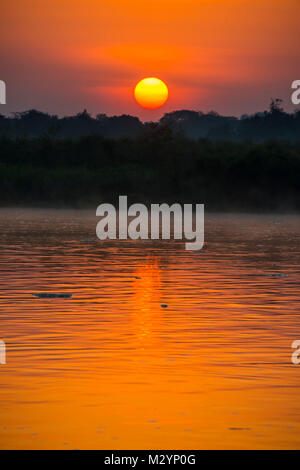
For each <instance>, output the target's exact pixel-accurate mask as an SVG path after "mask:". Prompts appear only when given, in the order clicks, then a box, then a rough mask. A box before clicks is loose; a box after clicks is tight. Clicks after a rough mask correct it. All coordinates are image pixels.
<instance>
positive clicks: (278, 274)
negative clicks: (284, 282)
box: [267, 273, 287, 277]
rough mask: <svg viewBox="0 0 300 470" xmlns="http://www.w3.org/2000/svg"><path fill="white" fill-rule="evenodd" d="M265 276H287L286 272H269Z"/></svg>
mask: <svg viewBox="0 0 300 470" xmlns="http://www.w3.org/2000/svg"><path fill="white" fill-rule="evenodd" d="M267 276H270V277H285V276H287V274H281V273H271V274H267Z"/></svg>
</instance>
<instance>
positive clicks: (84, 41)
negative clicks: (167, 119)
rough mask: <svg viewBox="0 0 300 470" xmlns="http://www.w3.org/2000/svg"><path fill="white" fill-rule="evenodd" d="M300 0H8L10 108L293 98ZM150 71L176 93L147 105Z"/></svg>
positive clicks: (235, 108) (225, 103)
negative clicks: (143, 98)
mask: <svg viewBox="0 0 300 470" xmlns="http://www.w3.org/2000/svg"><path fill="white" fill-rule="evenodd" d="M299 17H300V1H299V0H180V1H179V0H152V1H151V2H142V1H137V0H14V2H12V1H11V0H1V19H0V39H1V62H0V63H1V72H0V75H1V76H0V79H2V80H5V81H6V84H7V105H2V106H1V108H0V112H1V113H9V112H11V111H22V110H25V109H29V108H37V109H40V110H43V111H48V112H51V113H57V114H60V115H62V114H71V113H75V112H79V111H81V110H82V109H84V108H87V109H88V111H89V112H91V113H92V114H96V113H100V112H104V113H107V114H109V115H111V114H123V113H126V114H127V113H128V114H134V115H137V116H139V117H141V118H142V119H146V120H151V119H157V118H159V117H160V116H161V115H162V114H163V113H165V112H169V111H171V110H175V109H182V108H188V109H196V110H203V111H209V110H212V109H213V110H215V111H218V112H220V113H222V114H235V115H239V114H242V113H246V112H247V113H249V112H255V111H258V110H262V109H265V108H266V107H267V106H268V104H269V101H270V98H271V97H280V98H283V99H284V104H285V107H286V108H287V109H289V110H292V109H294V107H293V105H291V104H290V94H291V91H290V85H291V82H292V81H293V80H295V79H299V78H300V77H299V46H300V39H299V32H298V31H299ZM146 76H157V77H159V78H161V79H162V80H164V81H165V82H166V83H167V84H168V86H169V92H170V95H169V100H168V103H167V104H166V105H165V106H164V107H163V108H161V109H159V110H156V111H149V110H148V111H147V110H144V109H142V108H140V107H139V106H138V105H137V104H136V103H135V101H134V98H133V88H134V86H135V84H136V83H137V82H138V81H139V80H140V79H141V78H144V77H146Z"/></svg>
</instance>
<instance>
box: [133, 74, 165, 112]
mask: <svg viewBox="0 0 300 470" xmlns="http://www.w3.org/2000/svg"><path fill="white" fill-rule="evenodd" d="M168 96H169V91H168V87H167V85H166V84H165V83H164V82H163V81H162V80H160V79H159V78H155V77H149V78H143V80H141V81H139V83H138V84H137V85H136V87H135V89H134V97H135V99H136V101H137V102H138V104H139V105H140V106H142V107H143V108H146V109H156V108H160V107H161V106H163V105H164V104H165V102H166V101H167V99H168Z"/></svg>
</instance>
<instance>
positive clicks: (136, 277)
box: [134, 276, 142, 279]
mask: <svg viewBox="0 0 300 470" xmlns="http://www.w3.org/2000/svg"><path fill="white" fill-rule="evenodd" d="M134 278H135V279H142V278H141V277H139V276H134Z"/></svg>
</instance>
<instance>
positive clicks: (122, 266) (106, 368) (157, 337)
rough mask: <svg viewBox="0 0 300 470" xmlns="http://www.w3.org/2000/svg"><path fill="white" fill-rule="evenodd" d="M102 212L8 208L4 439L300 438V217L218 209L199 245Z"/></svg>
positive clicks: (3, 228) (69, 443)
mask: <svg viewBox="0 0 300 470" xmlns="http://www.w3.org/2000/svg"><path fill="white" fill-rule="evenodd" d="M96 223H97V219H96V217H95V211H88V210H87V211H79V210H77V211H76V210H49V209H45V210H29V209H1V210H0V253H1V259H0V288H1V291H0V340H3V341H4V342H5V345H6V364H1V365H0V447H1V448H5V449H10V448H15V449H16V448H20V449H32V448H33V449H39V448H40V449H48V448H65V449H86V448H98V449H176V448H177V449H202V448H208V449H210V448H213V449H215V448H217V449H220V448H222V449H226V448H231V449H245V448H246V449H249V448H257V449H259V448H300V432H299V431H300V400H299V386H300V365H299V366H297V365H295V364H293V363H292V361H291V355H292V352H293V351H294V350H293V349H292V347H291V344H292V342H293V341H294V340H300V295H299V287H300V286H299V281H300V268H299V261H300V218H299V216H295V215H246V214H208V215H207V214H206V216H205V246H204V248H203V250H201V251H198V252H192V251H186V250H185V248H184V242H182V241H172V240H171V241H166V240H165V241H159V240H157V241H151V240H149V241H131V240H128V241H118V240H114V241H108V240H107V241H100V240H98V239H97V238H96V236H95V227H96ZM35 293H64V294H72V297H71V298H38V297H35V296H34V295H33V294H35ZM162 305H164V307H163V306H162Z"/></svg>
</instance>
